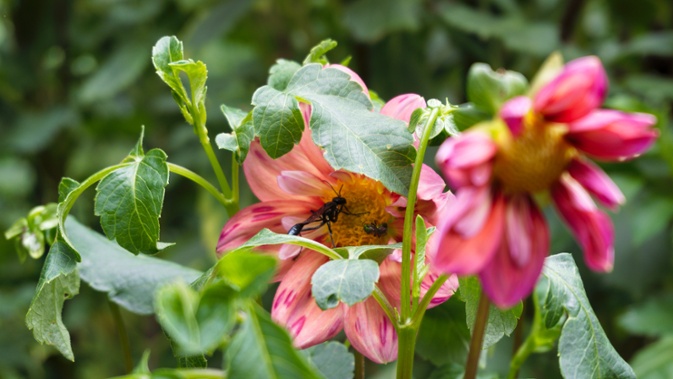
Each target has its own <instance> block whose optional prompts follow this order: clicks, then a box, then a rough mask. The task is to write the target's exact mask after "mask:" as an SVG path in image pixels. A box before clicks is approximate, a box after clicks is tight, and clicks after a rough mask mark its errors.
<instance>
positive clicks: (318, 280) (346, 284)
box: [311, 259, 379, 310]
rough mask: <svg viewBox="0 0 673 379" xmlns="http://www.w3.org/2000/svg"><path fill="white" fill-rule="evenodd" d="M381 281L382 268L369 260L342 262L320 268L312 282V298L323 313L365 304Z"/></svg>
mask: <svg viewBox="0 0 673 379" xmlns="http://www.w3.org/2000/svg"><path fill="white" fill-rule="evenodd" d="M378 280H379V265H378V264H377V263H376V262H374V261H372V260H369V259H357V260H353V259H339V260H335V261H329V262H327V263H325V264H324V265H322V266H320V268H318V269H317V270H316V272H315V273H314V274H313V277H312V278H311V285H312V291H313V297H314V298H315V301H316V303H317V304H318V306H319V307H320V309H323V310H326V309H330V308H334V307H336V306H337V305H339V302H340V301H343V302H344V303H346V304H348V305H353V304H355V303H358V302H361V301H364V300H365V299H367V298H368V297H369V295H371V293H372V291H374V287H375V285H376V282H378Z"/></svg>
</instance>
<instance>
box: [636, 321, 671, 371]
mask: <svg viewBox="0 0 673 379" xmlns="http://www.w3.org/2000/svg"><path fill="white" fill-rule="evenodd" d="M669 332H670V330H669ZM631 365H632V366H633V371H634V372H635V375H636V377H637V378H640V379H664V378H670V377H671V375H673V336H671V335H669V336H666V337H664V338H662V339H660V340H659V341H657V342H655V343H653V344H650V345H648V346H646V347H645V348H644V349H642V350H640V351H638V353H637V354H636V355H635V356H634V357H633V360H632V361H631Z"/></svg>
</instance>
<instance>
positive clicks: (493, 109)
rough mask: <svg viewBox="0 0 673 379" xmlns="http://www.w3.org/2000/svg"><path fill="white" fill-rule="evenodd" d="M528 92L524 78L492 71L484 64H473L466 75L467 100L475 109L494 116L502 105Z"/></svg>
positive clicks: (513, 73) (518, 75)
mask: <svg viewBox="0 0 673 379" xmlns="http://www.w3.org/2000/svg"><path fill="white" fill-rule="evenodd" d="M527 90H528V81H527V80H526V78H525V77H524V76H523V75H521V74H520V73H518V72H515V71H504V70H503V71H500V70H498V71H493V70H492V69H491V67H490V66H489V65H487V64H485V63H475V64H473V65H472V67H470V72H469V73H468V75H467V98H468V100H470V101H471V102H472V103H473V104H474V105H475V106H476V107H477V108H479V109H480V110H482V111H484V112H486V113H489V114H492V115H493V114H496V113H497V112H498V111H499V110H500V107H501V106H502V104H503V103H504V102H505V101H507V100H509V99H511V98H513V97H515V96H521V95H524V94H525V93H526V91H527Z"/></svg>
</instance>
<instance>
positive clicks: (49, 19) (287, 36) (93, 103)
mask: <svg viewBox="0 0 673 379" xmlns="http://www.w3.org/2000/svg"><path fill="white" fill-rule="evenodd" d="M0 16H1V17H0V230H2V231H4V230H6V229H7V228H8V227H9V226H10V225H11V224H12V222H13V221H14V220H16V219H17V218H20V217H22V216H24V215H25V214H26V213H27V212H28V210H30V209H31V208H32V207H33V206H35V205H38V204H43V203H47V202H53V201H56V199H57V184H58V182H59V180H60V178H61V177H62V176H69V177H72V178H74V179H77V180H82V179H84V178H86V177H87V176H88V175H90V174H91V173H93V172H95V171H97V170H99V169H100V168H102V167H104V166H106V165H109V164H113V163H116V162H118V161H120V160H121V159H122V158H123V157H124V156H125V155H126V153H127V152H128V151H129V150H130V149H131V148H132V147H133V145H134V143H135V141H136V140H137V138H138V136H139V133H140V127H141V125H145V128H146V129H145V130H146V131H145V136H146V137H145V147H146V149H149V148H152V147H160V148H162V149H164V150H165V151H166V153H167V154H168V156H169V160H170V161H172V162H175V163H178V164H181V165H184V166H187V167H189V168H191V169H192V170H195V171H197V172H199V173H201V174H202V175H204V176H206V177H209V178H212V175H211V174H212V172H211V170H210V167H209V165H208V163H207V160H206V158H205V156H204V155H203V154H202V150H201V148H200V146H199V143H198V141H197V139H196V138H195V136H194V134H193V132H192V129H191V127H190V126H188V125H187V124H186V123H185V122H184V121H183V119H182V117H181V115H180V113H179V111H178V108H177V106H176V105H175V104H174V102H173V100H172V98H171V96H170V93H169V90H168V88H167V87H166V86H165V85H164V84H163V83H162V82H161V81H160V80H159V78H158V77H156V75H155V73H154V70H153V68H152V65H151V61H150V52H151V48H152V46H153V45H154V43H155V42H156V41H157V40H158V39H159V38H160V37H162V36H164V35H177V36H178V38H180V39H181V40H182V41H183V42H184V44H185V50H186V51H185V52H186V56H187V57H190V58H193V59H195V60H196V59H198V60H202V61H203V62H205V63H206V64H207V66H208V70H209V78H208V95H207V96H208V97H207V106H208V114H209V117H208V127H209V130H210V132H211V137H214V135H215V134H216V133H220V132H223V131H228V130H227V126H226V122H225V119H224V117H223V116H222V114H221V113H220V111H219V106H220V104H222V103H225V104H227V105H230V106H236V107H240V108H243V109H249V108H250V98H251V96H252V93H253V91H254V90H255V89H256V88H257V87H259V86H261V85H263V84H265V81H266V77H267V72H268V69H269V67H270V66H271V65H272V64H273V63H274V61H275V60H276V59H277V58H286V59H293V60H298V61H301V60H302V59H303V58H304V56H305V55H306V54H307V53H308V50H309V49H310V48H311V47H312V46H313V45H315V44H317V43H318V42H320V41H321V40H323V39H326V38H332V39H335V40H337V41H338V42H339V47H338V48H337V49H336V50H335V51H333V52H331V53H330V55H329V56H330V57H331V59H332V60H333V61H335V62H338V61H341V60H342V59H345V58H347V57H349V56H352V60H351V63H350V66H351V67H352V68H353V69H354V70H355V71H356V72H358V73H359V74H360V75H361V76H362V78H363V79H364V80H365V82H366V83H367V84H368V86H369V88H370V89H373V90H375V91H376V92H377V93H378V94H379V95H380V96H381V97H382V98H384V99H388V98H390V97H392V96H395V95H397V94H400V93H405V92H416V93H420V94H422V95H423V96H424V97H425V98H426V99H429V98H439V99H445V98H448V100H449V101H451V102H452V103H461V102H464V101H465V98H464V94H465V82H464V81H465V77H466V74H467V71H468V69H469V67H470V65H471V64H472V63H475V62H486V63H489V64H490V65H491V66H492V67H494V68H499V67H504V68H507V69H511V70H516V71H520V72H522V73H524V74H525V75H526V76H527V77H528V78H531V77H532V75H533V74H534V72H535V70H536V69H537V68H538V67H539V65H540V64H541V62H542V61H543V60H544V58H545V57H546V56H547V55H548V54H549V53H551V52H552V51H554V50H560V51H561V52H562V53H563V54H564V56H565V58H566V59H572V58H575V57H578V56H581V55H588V54H596V55H598V56H599V57H600V58H601V59H602V60H603V63H604V65H605V67H606V69H607V71H608V75H609V77H610V81H611V82H610V92H609V97H608V100H607V104H606V105H607V106H609V107H613V108H619V109H625V110H629V111H645V112H651V113H654V114H656V115H657V117H658V118H659V124H658V128H660V131H661V137H660V139H659V141H658V142H657V145H656V146H655V148H654V149H652V150H651V151H650V152H648V153H647V154H645V155H644V156H643V157H641V158H639V159H638V160H636V161H634V162H630V163H628V164H619V165H604V167H605V169H606V170H607V171H608V172H609V173H610V174H611V175H612V176H613V177H614V178H615V181H617V183H618V184H619V185H620V187H621V188H622V190H623V191H624V193H625V194H626V196H627V198H628V199H629V201H628V203H627V204H626V206H624V207H623V208H622V209H621V210H620V211H619V212H618V213H617V214H615V215H614V221H615V225H616V264H615V270H614V271H613V272H612V273H610V274H607V275H599V274H595V273H591V272H589V271H587V270H586V269H585V267H584V264H583V262H582V257H581V254H578V252H579V249H578V247H577V246H576V245H575V244H574V242H573V241H572V239H571V238H570V237H569V234H568V233H567V231H566V230H565V228H564V227H563V226H562V225H560V223H559V222H558V221H557V220H556V219H555V216H554V215H553V212H548V214H549V216H550V217H551V218H552V219H553V221H552V234H553V252H561V251H569V252H572V253H573V254H574V255H575V258H576V260H577V261H578V265H579V266H580V269H581V270H582V271H583V272H582V274H583V278H584V280H585V286H586V289H587V292H588V294H589V297H590V299H591V301H592V304H593V307H594V309H595V311H596V313H597V314H598V316H599V318H600V320H601V323H602V325H603V327H604V328H605V330H606V332H607V333H608V336H609V338H610V340H611V341H612V343H613V344H614V346H615V347H616V349H617V350H618V351H619V352H620V354H621V355H622V356H623V357H624V358H625V359H626V360H628V361H629V362H630V363H632V364H633V365H634V367H635V368H636V371H637V372H638V373H639V376H640V377H643V378H647V377H655V376H650V375H657V374H663V375H662V376H661V377H669V376H668V375H666V373H669V374H670V373H671V372H673V343H672V342H671V341H672V339H673V317H671V316H670V315H671V314H673V275H671V274H670V273H671V271H672V269H673V265H672V261H673V260H672V259H671V258H672V257H673V254H672V252H673V249H672V245H673V240H672V237H671V236H672V234H673V233H671V226H672V221H673V193H672V190H671V188H672V186H673V133H672V126H671V122H670V114H671V112H670V111H671V103H672V102H673V3H671V2H670V1H661V0H642V1H637V2H636V1H630V0H568V1H562V0H530V1H515V0H490V1H489V0H481V1H465V2H459V1H431V0H428V1H420V0H389V1H385V2H382V1H375V0H357V1H348V2H338V1H333V0H292V1H290V0H281V1H272V0H256V1H249V0H233V1H214V0H173V1H141V0H89V1H86V0H21V1H19V0H0ZM430 153H431V154H432V153H434V150H431V151H430ZM228 155H229V154H226V153H224V152H220V158H221V159H222V161H223V162H227V161H228V160H229V159H230V158H229V156H228ZM431 161H432V157H431V156H430V157H429V159H428V162H431ZM224 166H225V167H229V165H228V164H226V163H225V164H224ZM89 192H91V191H89ZM89 196H92V195H91V194H89ZM252 201H254V198H253V196H252V194H250V193H249V191H247V190H245V189H244V190H243V191H242V205H247V204H250V203H251V202H252ZM91 204H92V202H88V203H87V201H86V200H82V201H79V202H78V205H77V207H76V209H75V210H74V214H75V215H76V216H77V217H78V218H79V219H80V220H81V221H84V222H85V223H87V224H89V225H91V226H95V225H96V222H97V221H96V220H95V218H94V217H93V212H92V206H91ZM224 221H225V215H224V212H223V211H222V210H220V208H219V207H216V206H214V204H213V203H212V202H211V199H210V198H209V197H208V195H206V194H205V192H204V191H202V190H200V189H198V188H196V187H195V186H194V185H192V184H191V183H188V182H187V181H185V180H181V179H180V178H178V177H175V176H173V177H171V184H170V185H169V187H168V189H167V193H166V204H165V206H164V212H163V215H162V219H161V224H162V240H164V241H175V242H178V244H177V246H175V247H173V248H171V249H169V250H168V251H167V252H166V253H164V254H163V257H165V258H167V259H171V260H175V261H178V262H180V263H183V264H187V265H190V266H192V267H196V268H199V269H205V268H207V267H209V266H210V265H211V264H212V262H213V261H214V259H215V258H214V253H213V250H214V246H215V243H216V241H217V236H218V234H219V229H220V228H221V226H222V224H223V223H224ZM43 259H44V258H42V259H40V260H38V261H34V260H32V259H30V258H28V259H27V260H26V261H25V262H24V263H20V262H19V259H18V258H17V256H16V254H15V253H14V251H13V247H12V245H11V243H9V242H7V241H5V240H4V239H2V238H0V378H100V377H107V376H113V375H121V374H123V372H124V364H123V359H122V355H121V354H120V353H118V347H119V344H118V340H117V332H116V330H115V326H114V323H113V319H112V315H111V313H110V309H109V306H108V304H107V300H106V297H105V295H103V294H100V293H96V292H95V291H93V290H92V289H90V288H89V287H87V285H86V284H84V283H82V288H81V290H80V295H79V296H77V297H76V298H75V299H73V300H72V301H68V302H66V304H65V308H64V320H65V324H66V326H67V327H68V329H69V330H70V332H71V337H72V339H73V350H74V352H75V357H76V363H74V364H73V363H71V362H69V361H67V360H65V359H64V358H62V357H61V356H60V355H58V354H57V353H55V351H54V350H53V349H51V348H49V347H45V346H41V345H39V344H37V343H36V342H35V341H34V340H33V338H32V335H31V332H30V331H28V330H27V329H26V327H25V325H24V321H23V318H24V316H25V313H26V311H27V309H28V305H29V303H30V299H31V297H32V293H33V290H34V288H35V285H36V283H37V279H38V277H39V273H40V268H41V265H42V261H43ZM122 312H123V317H124V319H125V321H126V323H127V328H128V331H129V333H130V338H131V343H132V346H133V355H134V359H136V360H138V359H139V358H140V355H141V354H142V351H143V350H145V349H151V350H152V358H151V360H150V364H151V367H159V366H168V367H174V366H175V363H174V361H173V359H172V356H171V353H170V349H169V347H168V346H167V344H166V342H165V339H164V337H163V335H162V334H161V331H160V328H159V327H158V326H157V324H156V322H155V321H154V320H153V318H152V317H140V316H136V315H133V314H130V313H128V312H125V311H123V310H122ZM440 314H441V310H437V311H435V313H434V317H435V319H440V320H441V317H438V315H440ZM524 314H525V317H527V318H528V319H530V316H531V315H530V314H527V313H524ZM429 315H430V317H433V316H432V315H433V314H432V313H429ZM439 322H441V321H439ZM437 349H438V350H439V351H441V345H438V346H437ZM510 350H511V347H510V344H508V342H507V341H504V342H502V343H501V344H500V347H499V348H497V349H496V350H495V351H494V352H493V354H492V359H490V360H489V366H488V370H490V371H492V372H503V371H502V370H503V369H504V367H506V365H507V359H508V357H509V354H511V351H510ZM430 362H432V364H431V363H430ZM447 362H448V361H445V360H443V359H442V358H441V357H439V358H438V357H436V356H433V357H429V356H423V355H422V354H421V357H420V360H419V364H418V365H417V374H418V376H419V377H426V376H427V375H430V373H431V372H432V370H433V367H434V366H433V364H434V365H441V364H443V363H447ZM557 365H558V364H557V362H556V358H555V354H554V353H553V352H551V353H547V354H546V355H542V356H534V357H533V358H531V359H530V360H529V361H528V362H527V364H526V365H525V366H526V368H525V370H524V372H523V373H522V375H524V374H525V375H527V376H535V377H555V376H558V375H559V374H558V369H557V368H556V366H557ZM667 370H668V371H667ZM371 373H372V374H374V373H375V372H374V371H372V372H371ZM388 375H392V374H391V371H390V370H387V371H386V369H385V368H383V369H380V370H379V372H378V376H379V377H388Z"/></svg>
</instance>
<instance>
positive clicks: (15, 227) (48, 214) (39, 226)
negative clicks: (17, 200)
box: [5, 203, 58, 262]
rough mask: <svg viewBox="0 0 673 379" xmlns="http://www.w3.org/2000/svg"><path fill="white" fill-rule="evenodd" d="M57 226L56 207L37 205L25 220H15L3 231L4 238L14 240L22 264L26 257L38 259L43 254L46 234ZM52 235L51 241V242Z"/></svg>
mask: <svg viewBox="0 0 673 379" xmlns="http://www.w3.org/2000/svg"><path fill="white" fill-rule="evenodd" d="M57 226H58V218H57V205H56V204H55V203H49V204H47V205H39V206H37V207H34V208H33V209H31V210H30V212H28V215H27V216H26V217H25V218H22V219H19V220H17V221H16V222H15V223H14V224H12V226H10V227H9V229H7V230H6V231H5V238H6V239H8V240H10V239H15V248H16V252H17V253H18V255H19V259H20V260H21V261H22V262H23V260H24V259H25V258H26V256H28V255H30V257H31V258H33V259H39V258H40V257H42V255H43V254H44V247H45V241H46V240H47V238H49V236H48V234H50V232H51V231H52V230H51V229H54V228H56V227H57ZM53 237H54V236H53V235H51V239H52V240H53Z"/></svg>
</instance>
